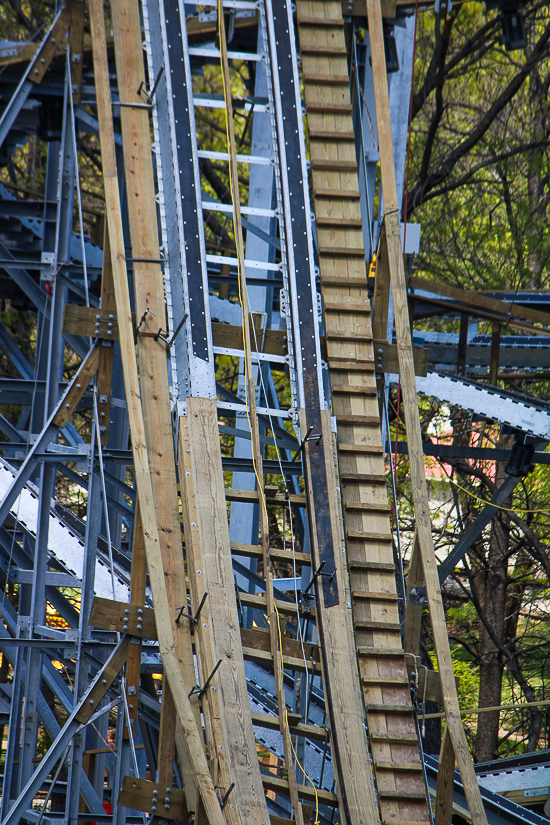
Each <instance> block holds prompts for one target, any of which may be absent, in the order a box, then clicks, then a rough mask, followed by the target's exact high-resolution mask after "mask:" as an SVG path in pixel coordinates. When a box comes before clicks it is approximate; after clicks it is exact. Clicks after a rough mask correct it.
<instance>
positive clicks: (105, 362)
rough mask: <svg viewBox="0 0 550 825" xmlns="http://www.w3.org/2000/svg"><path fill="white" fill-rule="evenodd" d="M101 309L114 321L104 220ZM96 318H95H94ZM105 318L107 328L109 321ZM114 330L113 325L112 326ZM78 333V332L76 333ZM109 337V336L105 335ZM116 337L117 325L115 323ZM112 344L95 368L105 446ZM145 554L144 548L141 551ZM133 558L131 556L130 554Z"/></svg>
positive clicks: (101, 352) (104, 349)
mask: <svg viewBox="0 0 550 825" xmlns="http://www.w3.org/2000/svg"><path fill="white" fill-rule="evenodd" d="M101 309H102V310H103V311H105V312H107V313H108V315H112V314H113V313H114V315H115V318H114V319H113V320H114V322H115V323H116V304H115V290H114V284H113V268H112V266H111V249H110V246H109V230H108V226H107V222H106V221H104V230H103V263H102V270H101ZM96 320H97V319H96ZM110 321H111V319H110V318H109V319H108V320H107V330H109V326H108V325H109V323H110ZM113 330H114V326H113ZM78 334H79V335H80V333H78ZM107 337H109V336H107ZM117 337H118V325H117ZM114 354H115V349H114V344H113V343H112V342H111V343H109V342H108V341H102V343H101V348H100V350H99V366H98V368H97V410H98V413H99V433H100V437H101V444H102V445H103V446H104V447H106V446H107V444H108V443H109V429H110V426H111V396H112V392H113V359H114ZM143 552H144V554H145V550H144V551H143ZM132 558H133V556H132Z"/></svg>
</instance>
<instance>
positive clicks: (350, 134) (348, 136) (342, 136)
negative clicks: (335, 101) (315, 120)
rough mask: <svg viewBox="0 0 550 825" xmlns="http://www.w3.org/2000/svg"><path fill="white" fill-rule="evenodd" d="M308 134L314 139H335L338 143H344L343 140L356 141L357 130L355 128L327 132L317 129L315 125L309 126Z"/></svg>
mask: <svg viewBox="0 0 550 825" xmlns="http://www.w3.org/2000/svg"><path fill="white" fill-rule="evenodd" d="M307 132H308V135H309V137H310V138H312V139H313V140H315V139H319V140H324V141H326V140H335V141H338V143H342V142H343V141H347V142H348V143H355V132H354V131H353V129H350V130H348V131H346V132H344V131H342V132H327V131H325V130H324V129H316V128H315V127H313V128H312V127H311V126H308V130H307Z"/></svg>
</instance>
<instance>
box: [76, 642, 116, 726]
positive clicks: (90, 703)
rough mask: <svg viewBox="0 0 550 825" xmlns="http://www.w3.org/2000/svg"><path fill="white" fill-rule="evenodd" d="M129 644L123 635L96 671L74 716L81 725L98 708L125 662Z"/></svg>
mask: <svg viewBox="0 0 550 825" xmlns="http://www.w3.org/2000/svg"><path fill="white" fill-rule="evenodd" d="M129 646H130V637H129V636H123V637H122V639H121V640H120V642H119V643H118V645H117V646H116V647H115V649H114V650H113V652H112V653H111V655H110V656H109V658H108V659H107V661H106V662H105V664H104V665H103V667H102V668H101V669H100V670H99V671H98V673H97V675H96V677H95V679H94V681H93V682H92V684H91V685H90V688H89V689H88V691H87V693H86V701H85V703H84V704H83V705H82V707H81V708H80V710H79V711H78V713H77V714H76V716H75V719H76V720H77V721H78V722H80V724H81V725H85V724H86V723H87V722H88V720H89V719H90V717H92V716H93V715H94V713H95V712H96V710H98V708H99V704H100V702H101V700H102V699H103V697H104V696H105V694H106V693H107V691H108V690H109V688H110V687H111V685H112V684H113V682H114V681H115V679H116V677H117V676H118V674H119V673H120V671H121V670H122V668H123V667H124V665H125V664H126V658H127V656H128V648H129Z"/></svg>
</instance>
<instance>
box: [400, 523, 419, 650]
mask: <svg viewBox="0 0 550 825" xmlns="http://www.w3.org/2000/svg"><path fill="white" fill-rule="evenodd" d="M419 587H424V574H423V572H422V558H421V555H420V549H419V546H418V536H417V534H416V533H415V534H414V544H413V549H412V554H411V563H410V565H409V572H408V574H407V602H406V605H405V628H404V631H403V650H404V651H405V652H406V653H413V654H414V655H415V656H418V653H419V650H420V632H421V629H422V611H423V610H424V608H423V606H422V604H416V603H415V602H413V601H411V599H410V597H409V594H410V592H411V590H412V589H413V588H419Z"/></svg>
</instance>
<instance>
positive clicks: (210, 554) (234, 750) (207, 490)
mask: <svg viewBox="0 0 550 825" xmlns="http://www.w3.org/2000/svg"><path fill="white" fill-rule="evenodd" d="M187 413H188V414H187V416H185V417H182V418H180V426H179V450H178V460H179V473H180V479H181V480H182V503H183V517H184V532H185V544H186V550H187V561H188V566H189V584H190V590H191V606H192V610H193V611H196V610H197V609H198V606H199V604H200V602H201V600H202V597H203V595H204V593H206V594H207V598H206V602H205V603H204V606H203V608H202V610H201V614H200V621H199V623H198V625H197V627H196V629H195V636H194V638H195V650H196V652H197V657H198V660H199V663H200V665H201V670H202V673H203V674H206V675H205V676H203V678H204V681H206V679H207V678H208V675H209V674H210V673H211V672H212V671H213V670H214V668H215V666H216V664H217V662H218V661H219V660H220V659H221V660H222V664H221V666H220V668H219V669H218V671H217V672H216V676H215V680H214V682H213V683H212V684H213V686H214V687H215V688H216V690H215V691H212V690H210V691H208V693H207V695H206V696H205V698H204V699H203V702H202V706H203V709H204V711H205V715H206V718H207V719H208V726H207V736H208V738H209V740H210V743H209V744H210V753H211V759H212V763H213V767H214V766H215V771H216V775H217V776H218V780H217V784H218V785H219V786H220V787H224V788H229V786H230V785H231V783H232V782H235V787H234V790H233V791H232V795H231V802H232V804H233V805H234V808H227V809H226V812H227V813H228V815H229V817H230V819H231V821H232V822H236V823H237V822H240V823H242V825H248V823H250V825H255V824H256V823H258V825H269V814H268V810H267V805H266V802H265V796H264V792H263V786H262V779H261V774H260V767H259V762H258V757H257V753H256V745H255V741H254V730H253V727H252V719H251V716H250V710H249V700H248V692H247V685H246V678H245V671H244V662H243V649H242V645H241V639H240V633H239V617H238V613H237V605H236V601H235V588H234V580H233V568H232V563H231V545H230V541H229V528H228V524H227V508H226V503H225V491H224V486H223V471H222V464H221V455H220V443H219V434H218V417H217V410H216V401H215V400H213V399H203V398H189V399H188V400H187ZM199 503H200V506H198V505H199ZM182 621H187V620H186V619H182Z"/></svg>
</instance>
